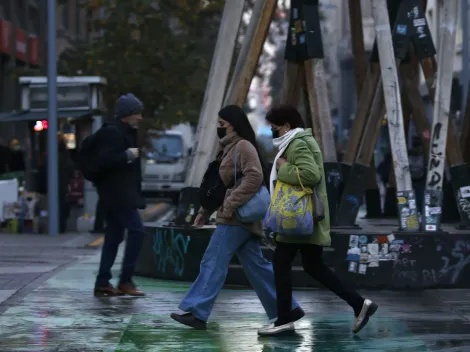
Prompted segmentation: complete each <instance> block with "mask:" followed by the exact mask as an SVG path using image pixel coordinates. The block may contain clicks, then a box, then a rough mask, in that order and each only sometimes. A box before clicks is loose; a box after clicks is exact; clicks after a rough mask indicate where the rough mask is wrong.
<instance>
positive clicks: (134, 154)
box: [128, 148, 139, 159]
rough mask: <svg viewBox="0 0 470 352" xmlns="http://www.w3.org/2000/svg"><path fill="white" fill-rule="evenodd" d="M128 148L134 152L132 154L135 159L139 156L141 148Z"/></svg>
mask: <svg viewBox="0 0 470 352" xmlns="http://www.w3.org/2000/svg"><path fill="white" fill-rule="evenodd" d="M128 150H129V151H130V152H131V153H132V156H133V157H134V158H135V159H137V158H138V157H139V148H129V149H128Z"/></svg>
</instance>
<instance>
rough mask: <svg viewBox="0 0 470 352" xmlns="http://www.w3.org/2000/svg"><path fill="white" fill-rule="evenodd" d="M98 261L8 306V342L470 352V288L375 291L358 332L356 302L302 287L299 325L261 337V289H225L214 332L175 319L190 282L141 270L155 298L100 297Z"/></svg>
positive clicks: (3, 337)
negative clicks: (96, 291)
mask: <svg viewBox="0 0 470 352" xmlns="http://www.w3.org/2000/svg"><path fill="white" fill-rule="evenodd" d="M98 260H99V253H95V254H92V255H90V256H87V257H84V258H82V259H81V260H80V261H79V262H76V263H75V264H72V265H69V266H67V267H65V268H64V269H63V270H60V271H59V272H57V271H56V272H54V274H53V275H52V276H51V277H50V278H49V279H48V280H47V281H45V282H44V283H43V284H41V285H40V286H39V287H38V288H37V289H35V290H34V291H31V292H29V293H28V294H27V295H25V296H24V297H22V298H21V299H9V300H7V301H6V302H5V303H4V304H3V305H0V308H1V307H2V306H3V308H4V310H5V311H4V313H3V315H1V316H0V351H2V352H13V351H28V352H36V351H41V352H46V351H47V352H52V351H54V352H59V351H60V352H68V351H76V352H91V351H94V352H98V351H113V352H114V351H119V352H124V351H149V352H150V351H171V352H178V351H195V352H197V351H201V352H207V351H228V352H230V351H234V352H235V351H236V352H239V351H257V352H259V351H263V352H267V351H286V352H287V351H316V352H323V351H324V352H330V351H331V352H341V351H347V352H362V351H377V352H378V351H386V352H392V351H397V352H398V351H400V352H403V351H447V352H450V351H453V352H457V351H461V352H468V351H470V291H469V290H447V291H445V290H436V291H424V292H387V291H381V292H379V291H375V292H366V293H365V294H366V296H368V297H370V298H372V299H374V300H376V301H377V302H378V303H379V304H380V308H379V311H378V312H377V314H376V315H375V316H374V317H373V319H372V320H371V322H370V324H369V325H368V326H367V327H366V328H365V329H364V330H363V331H362V332H361V333H360V334H359V335H358V336H354V335H353V334H352V333H351V327H352V324H353V315H352V312H351V310H350V309H349V308H348V307H347V306H346V305H345V304H344V303H343V302H341V301H340V300H338V299H337V298H336V297H335V296H334V295H332V294H331V293H329V292H327V291H322V290H316V291H302V292H297V293H296V296H297V298H298V300H299V301H300V302H301V303H302V307H303V308H304V309H305V310H306V312H307V316H306V318H304V319H303V320H302V321H300V322H299V323H298V324H297V327H298V330H297V333H296V334H293V335H290V336H285V337H282V338H258V336H257V334H256V329H257V328H258V327H260V326H262V325H263V324H265V323H266V320H267V318H266V315H265V314H264V310H263V308H262V306H261V304H260V302H259V300H258V299H257V297H256V295H255V293H254V292H253V291H251V290H227V289H225V290H223V291H222V292H221V294H220V296H219V298H218V300H217V302H216V305H215V307H214V311H213V315H212V316H211V320H210V323H209V329H208V331H195V330H191V329H189V328H186V327H184V326H181V325H179V324H177V323H176V322H174V321H173V320H171V319H170V318H169V314H170V313H171V312H173V311H177V306H178V303H179V302H180V300H181V299H182V298H183V296H184V294H185V292H186V291H187V289H188V287H189V285H188V284H186V283H175V282H164V281H156V280H150V279H143V278H137V279H136V282H137V284H138V285H139V286H140V287H141V288H143V289H144V290H145V291H146V292H147V293H148V295H147V297H144V298H130V297H114V298H99V299H98V298H95V297H93V294H92V291H93V283H94V276H95V275H96V270H97V268H98ZM44 265H45V264H44ZM119 266H120V265H119V264H117V265H116V269H119ZM15 270H17V269H15ZM38 270H39V269H38ZM116 274H117V272H116ZM116 276H117V275H116ZM14 297H15V296H14Z"/></svg>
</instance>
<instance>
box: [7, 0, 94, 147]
mask: <svg viewBox="0 0 470 352" xmlns="http://www.w3.org/2000/svg"><path fill="white" fill-rule="evenodd" d="M80 2H81V0H57V8H56V24H57V42H56V45H57V58H59V57H60V55H61V54H62V53H63V52H64V51H65V50H67V49H70V48H73V47H74V46H75V45H77V44H79V43H81V42H86V41H87V40H88V39H89V36H88V32H89V31H88V23H87V13H86V10H84V9H82V8H81V6H80ZM47 23H48V19H47V0H0V82H1V84H0V112H12V111H18V110H19V108H20V87H19V83H18V69H21V68H31V69H38V70H40V72H41V73H42V74H43V75H46V67H47V61H46V59H47V55H46V54H47ZM27 135H28V128H25V124H23V123H20V122H18V123H10V122H9V123H2V124H1V125H0V139H1V140H2V141H3V143H6V141H7V140H9V139H11V138H12V137H17V138H20V140H23V139H24V138H26V136H27Z"/></svg>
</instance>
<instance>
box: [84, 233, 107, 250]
mask: <svg viewBox="0 0 470 352" xmlns="http://www.w3.org/2000/svg"><path fill="white" fill-rule="evenodd" d="M103 243H104V235H101V236H100V237H98V238H96V239H94V240H93V241H91V242H90V243H88V244H87V245H86V246H87V247H98V246H101V245H102V244H103Z"/></svg>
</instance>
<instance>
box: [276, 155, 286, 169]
mask: <svg viewBox="0 0 470 352" xmlns="http://www.w3.org/2000/svg"><path fill="white" fill-rule="evenodd" d="M285 163H287V160H286V159H284V158H279V159H277V160H276V170H279V169H280V168H281V166H282V165H283V164H285Z"/></svg>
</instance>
